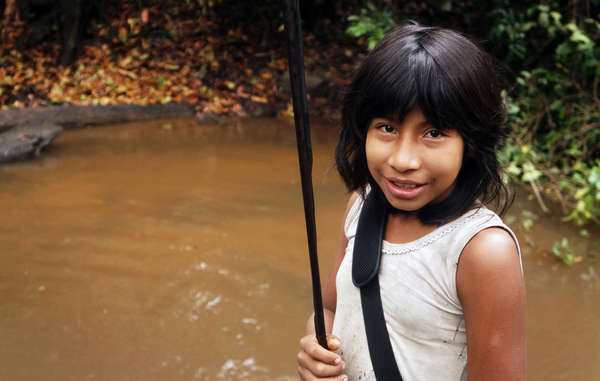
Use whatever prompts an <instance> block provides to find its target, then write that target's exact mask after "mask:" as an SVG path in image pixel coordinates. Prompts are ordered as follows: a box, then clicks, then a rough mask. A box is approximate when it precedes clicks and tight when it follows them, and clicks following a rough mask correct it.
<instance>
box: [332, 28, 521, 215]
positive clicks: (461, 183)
mask: <svg viewBox="0 0 600 381" xmlns="http://www.w3.org/2000/svg"><path fill="white" fill-rule="evenodd" d="M415 107H419V108H420V109H421V111H422V112H423V114H424V116H425V117H426V119H427V121H428V122H429V123H431V124H432V125H433V126H435V127H436V128H439V129H441V130H456V131H457V132H458V133H459V134H460V136H461V137H462V139H463V141H464V153H463V163H462V167H461V169H460V171H459V173H458V176H457V179H456V185H455V187H454V189H453V191H452V192H451V194H450V195H449V196H448V197H447V198H446V199H444V200H442V201H441V202H439V203H437V204H428V205H426V206H424V207H423V208H421V209H420V210H419V211H418V217H419V219H420V220H421V221H422V222H423V223H426V224H436V223H439V222H444V221H449V220H452V219H454V218H456V217H458V216H460V215H462V214H463V213H465V212H466V211H468V210H469V209H471V208H473V205H474V203H475V201H476V200H477V199H478V198H479V199H480V201H481V202H483V203H488V202H491V201H493V200H496V202H497V204H498V206H500V213H501V214H502V213H504V212H505V211H506V209H507V208H508V207H509V206H510V203H511V197H510V195H509V194H510V193H509V191H508V188H507V187H506V185H505V184H504V183H503V181H502V179H501V176H500V173H501V166H500V163H499V161H498V158H497V156H496V151H497V150H498V149H499V148H500V147H501V146H502V144H503V142H504V140H505V138H506V136H507V134H508V128H507V123H506V110H505V107H504V102H503V99H502V95H501V89H500V86H499V83H498V78H497V76H496V73H495V71H494V64H493V61H492V59H491V57H490V56H489V55H488V54H487V53H485V52H484V51H483V50H482V49H481V48H479V47H478V46H477V45H476V44H475V43H473V42H472V41H471V40H469V39H468V38H466V37H464V36H463V35H461V34H460V33H458V32H455V31H453V30H450V29H444V28H438V27H426V26H421V25H418V24H416V23H414V22H410V23H408V24H406V25H404V26H401V27H398V28H396V29H394V30H392V31H391V32H389V33H388V34H387V35H386V36H385V37H384V38H383V39H382V40H381V41H380V42H379V43H378V44H377V46H376V47H375V48H374V49H373V50H372V51H371V52H370V53H369V54H368V56H367V57H366V59H365V60H364V62H363V63H362V64H361V66H360V68H359V69H358V72H357V73H356V75H355V77H354V80H353V81H352V83H351V84H350V87H349V89H348V91H347V93H346V95H345V98H344V105H343V110H342V131H341V134H340V138H339V140H338V144H337V147H336V153H335V160H336V166H337V169H338V171H339V173H340V175H341V177H342V179H343V180H344V182H345V184H346V187H347V188H348V190H349V191H355V190H360V191H361V192H362V194H363V195H364V193H365V189H366V186H367V184H370V185H371V187H377V184H376V183H375V181H374V180H373V178H372V177H371V175H370V173H369V169H368V167H367V160H366V155H365V140H366V134H367V130H368V127H369V124H370V122H371V120H372V119H373V118H387V119H391V120H398V121H402V120H403V119H404V117H405V116H406V114H408V112H410V111H411V110H412V109H413V108H415Z"/></svg>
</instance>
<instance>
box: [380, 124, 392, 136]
mask: <svg viewBox="0 0 600 381" xmlns="http://www.w3.org/2000/svg"><path fill="white" fill-rule="evenodd" d="M379 128H380V129H381V130H382V131H383V132H386V133H388V134H391V133H392V132H394V131H396V129H395V128H394V127H393V126H392V125H391V124H382V125H380V126H379Z"/></svg>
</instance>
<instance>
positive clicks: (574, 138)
mask: <svg viewBox="0 0 600 381" xmlns="http://www.w3.org/2000/svg"><path fill="white" fill-rule="evenodd" d="M559 9H560V8H559V7H558V5H557V4H556V3H555V2H549V3H547V4H545V5H540V4H533V5H531V6H530V7H528V8H527V9H526V11H525V12H523V13H521V14H519V17H515V12H514V9H511V10H505V9H502V10H495V11H494V12H492V15H493V16H494V17H496V20H497V21H496V24H494V25H493V27H492V28H491V32H490V35H491V36H493V37H494V38H502V42H503V43H504V44H505V45H506V46H505V52H506V57H507V58H506V63H507V64H509V65H510V66H511V67H518V64H520V63H522V61H519V59H523V58H525V56H524V55H523V54H522V53H523V52H536V53H534V55H530V56H529V57H528V58H527V59H528V60H529V61H530V62H531V63H530V65H531V66H532V67H531V68H527V69H523V70H520V71H519V72H518V74H517V75H516V76H515V78H514V79H515V85H514V87H513V88H512V89H511V91H510V95H507V97H506V104H507V110H508V117H509V122H510V124H511V127H512V129H513V135H512V137H511V139H509V141H508V144H507V145H506V147H505V149H504V151H503V154H502V156H501V157H502V159H503V161H504V162H505V163H506V165H507V170H508V172H509V173H510V174H512V175H513V176H515V177H516V178H517V179H519V180H520V181H522V182H523V183H525V184H527V185H528V186H530V187H531V188H532V189H533V191H534V193H535V194H536V197H537V198H538V201H540V203H541V205H542V207H543V208H545V206H544V205H543V201H542V197H543V196H546V197H547V196H550V198H554V199H558V201H560V203H561V204H562V208H563V212H564V213H565V215H566V216H565V220H566V221H573V222H575V223H576V224H578V225H583V224H585V223H588V222H595V223H597V224H598V223H600V182H599V181H598V180H599V178H600V160H597V159H595V158H597V157H598V156H599V154H600V150H599V143H600V128H598V127H600V108H599V106H600V100H599V99H598V93H597V91H598V81H599V79H600V51H599V50H598V47H597V42H598V41H600V23H598V22H597V21H595V20H592V19H589V18H582V20H580V21H579V22H576V21H577V20H575V21H573V20H572V19H571V20H570V21H565V20H566V19H567V18H568V17H566V16H564V15H563V14H562V13H560V11H559ZM509 24H510V25H509ZM499 43H500V42H499ZM535 54H537V56H536V55H535ZM532 57H533V58H532Z"/></svg>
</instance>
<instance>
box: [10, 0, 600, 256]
mask: <svg viewBox="0 0 600 381" xmlns="http://www.w3.org/2000/svg"><path fill="white" fill-rule="evenodd" d="M300 4H301V11H302V17H303V19H304V25H303V27H304V32H305V41H304V47H305V56H306V58H305V65H306V73H307V74H306V76H307V86H308V89H309V97H310V106H309V107H310V110H311V112H312V113H313V117H318V118H323V119H326V120H328V121H331V122H335V121H337V120H339V110H340V104H341V99H342V97H343V93H344V89H345V87H346V86H347V84H348V82H349V80H350V78H351V77H352V73H353V72H354V70H355V69H356V67H357V65H358V64H359V63H360V62H361V61H362V59H363V58H364V56H365V55H366V54H367V53H368V51H369V50H370V49H371V48H372V47H373V46H374V44H375V43H376V42H377V41H378V40H379V39H381V38H382V37H383V35H384V34H385V33H386V32H387V31H389V30H390V29H392V28H393V27H395V26H397V25H399V24H401V23H402V22H404V21H405V20H408V19H412V20H416V21H418V22H420V23H423V24H427V25H438V26H446V27H451V28H454V29H457V30H459V31H462V32H464V33H466V34H467V35H469V36H471V37H473V38H474V39H475V40H476V41H478V42H479V43H480V44H481V45H482V46H483V47H484V48H485V49H486V50H487V51H488V52H490V53H491V54H492V55H493V57H494V58H495V60H496V64H497V68H498V71H499V73H500V74H501V77H502V80H503V82H502V83H503V88H504V96H505V100H506V107H507V111H508V123H510V126H511V128H512V134H511V136H510V138H509V139H508V142H507V144H506V145H505V147H504V148H503V150H502V155H501V156H502V160H503V162H504V164H505V167H506V173H507V175H506V176H507V180H508V181H512V182H514V183H517V184H520V185H522V186H524V187H526V188H527V189H528V190H529V192H531V194H532V197H535V199H536V200H537V202H538V204H539V205H540V208H541V209H542V210H543V211H544V212H554V213H559V214H562V215H564V220H565V221H570V222H572V223H575V224H577V225H579V226H581V230H580V234H581V235H582V236H584V237H588V236H589V235H590V233H589V228H590V227H593V225H596V227H595V228H597V226H598V225H600V100H599V98H598V85H599V79H600V50H599V48H598V43H600V0H585V1H581V0H561V1H553V0H547V1H546V0H537V1H534V0H520V1H517V0H490V1H480V0H471V1H453V0H422V1H391V0H374V1H361V0H349V1H341V0H301V1H300ZM0 9H1V10H2V11H3V13H2V14H3V18H2V26H1V34H0V108H1V109H10V108H26V107H44V106H48V105H55V104H68V105H108V104H123V103H132V104H140V105H145V104H150V103H170V102H177V103H187V104H189V105H190V106H191V107H193V108H194V110H195V111H196V113H197V116H198V117H199V118H201V119H205V118H214V119H219V118H223V117H235V118H237V117H247V116H276V115H281V116H286V117H290V116H291V115H292V111H291V104H290V90H289V79H288V76H287V75H288V74H287V70H288V68H287V60H286V57H287V53H286V46H285V41H286V40H285V35H284V31H283V25H282V24H283V18H282V9H281V3H280V1H279V0H264V1H258V2H255V1H243V0H237V1H236V0H136V1H125V2H124V1H117V0H87V1H84V0H20V1H16V0H0ZM522 223H523V226H524V228H525V229H526V230H529V229H530V228H531V225H532V224H533V220H532V219H529V218H525V219H524V220H523V221H522ZM553 252H554V255H556V257H557V258H559V259H561V260H562V261H564V262H566V263H568V264H571V263H573V262H574V261H577V260H578V258H579V257H578V256H577V255H575V253H573V251H572V250H571V248H570V246H569V242H568V240H566V239H563V240H562V241H561V242H556V244H555V245H554V247H553Z"/></svg>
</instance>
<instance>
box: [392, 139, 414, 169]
mask: <svg viewBox="0 0 600 381" xmlns="http://www.w3.org/2000/svg"><path fill="white" fill-rule="evenodd" d="M388 163H389V165H390V166H391V167H392V168H394V169H395V170H396V171H398V172H406V171H411V170H416V169H419V168H420V167H421V159H420V157H419V153H418V150H417V149H416V148H415V147H414V146H413V145H412V144H411V143H409V142H406V143H399V144H396V146H395V147H394V149H393V151H392V152H391V154H390V156H389V160H388Z"/></svg>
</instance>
